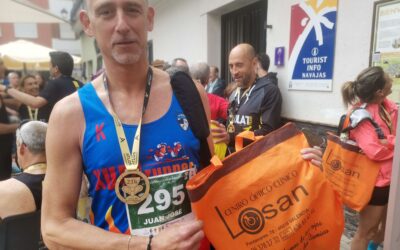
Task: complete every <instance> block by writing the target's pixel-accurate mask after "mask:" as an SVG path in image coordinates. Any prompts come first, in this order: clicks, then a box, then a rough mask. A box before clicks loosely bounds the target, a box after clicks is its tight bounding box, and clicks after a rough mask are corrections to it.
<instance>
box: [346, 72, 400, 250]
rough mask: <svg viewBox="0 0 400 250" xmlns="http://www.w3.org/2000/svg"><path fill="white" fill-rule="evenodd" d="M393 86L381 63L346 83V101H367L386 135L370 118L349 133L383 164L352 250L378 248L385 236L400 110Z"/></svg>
mask: <svg viewBox="0 0 400 250" xmlns="http://www.w3.org/2000/svg"><path fill="white" fill-rule="evenodd" d="M391 88H392V79H390V77H389V76H388V75H387V74H386V73H385V72H384V71H383V69H382V68H381V67H369V68H367V69H365V70H363V71H362V72H361V73H360V74H359V75H358V76H357V79H356V80H355V81H351V82H346V83H345V84H344V85H343V86H342V97H343V102H344V103H345V105H346V106H350V109H351V110H352V109H354V108H357V107H360V106H362V105H366V106H365V109H366V110H367V111H368V112H369V113H370V115H371V117H372V119H373V120H374V121H375V122H376V123H377V124H378V125H379V127H380V128H381V129H382V131H383V133H384V135H385V139H378V135H377V133H376V131H375V128H374V127H373V125H372V124H371V122H369V121H367V120H365V121H363V122H361V123H360V124H359V125H358V126H357V127H356V128H354V129H353V130H351V131H350V133H349V137H350V139H351V140H354V141H356V142H357V144H358V146H359V147H360V148H361V149H362V150H363V152H364V153H365V154H366V156H367V157H368V158H370V159H371V160H374V161H377V162H378V163H379V165H380V170H379V174H378V177H377V180H376V183H375V188H374V191H373V193H372V197H371V200H370V201H369V203H368V205H367V206H365V208H363V210H361V211H360V214H359V217H360V221H359V225H358V229H357V232H356V234H355V235H354V238H353V240H352V243H351V249H352V250H365V249H367V247H368V249H377V246H378V245H379V244H380V243H381V242H382V241H383V239H384V233H385V231H384V230H385V221H386V212H387V203H388V200H389V189H390V179H391V175H392V162H393V153H394V145H395V136H396V124H397V114H398V108H397V106H396V104H395V103H394V102H392V101H390V100H389V99H387V96H388V95H389V94H390V93H392V90H391ZM370 241H371V242H370ZM369 242H370V244H369V246H368V243H369Z"/></svg>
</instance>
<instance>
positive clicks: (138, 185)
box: [103, 68, 153, 205]
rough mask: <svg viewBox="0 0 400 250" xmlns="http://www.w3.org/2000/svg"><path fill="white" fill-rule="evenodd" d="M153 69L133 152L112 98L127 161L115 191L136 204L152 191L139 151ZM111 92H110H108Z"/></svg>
mask: <svg viewBox="0 0 400 250" xmlns="http://www.w3.org/2000/svg"><path fill="white" fill-rule="evenodd" d="M152 73H153V72H152V70H151V68H149V71H148V74H147V86H146V91H145V95H144V101H143V110H142V117H141V118H140V121H139V124H138V127H137V129H136V133H135V137H134V139H133V146H132V153H130V152H129V147H128V142H127V140H126V136H125V132H124V129H123V127H122V123H121V121H120V120H119V118H118V116H117V115H116V114H115V112H114V111H113V110H112V103H111V98H110V95H109V100H110V107H111V111H112V112H111V115H112V117H113V119H114V125H115V129H116V132H117V135H118V142H119V146H120V149H121V153H122V158H123V160H124V163H125V167H126V170H125V172H124V173H122V174H121V175H120V176H119V177H118V178H117V181H116V182H115V193H116V195H117V197H118V199H119V200H120V201H122V202H123V203H126V204H129V205H136V204H139V203H140V202H142V201H144V200H145V199H146V198H147V196H148V195H149V193H150V182H149V178H148V177H147V176H146V175H145V174H144V173H142V172H141V171H140V170H139V152H140V134H141V127H142V119H143V115H144V113H145V112H146V107H147V103H148V101H149V96H150V88H151V82H152V76H153V75H152ZM103 81H104V87H105V89H106V91H107V92H108V88H107V77H106V75H105V74H104V75H103ZM108 94H109V93H108Z"/></svg>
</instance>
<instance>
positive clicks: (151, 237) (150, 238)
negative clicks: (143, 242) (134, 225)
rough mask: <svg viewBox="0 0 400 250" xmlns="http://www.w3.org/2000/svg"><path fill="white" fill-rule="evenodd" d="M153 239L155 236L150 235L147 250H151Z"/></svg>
mask: <svg viewBox="0 0 400 250" xmlns="http://www.w3.org/2000/svg"><path fill="white" fill-rule="evenodd" d="M152 239H153V235H152V234H150V235H149V243H148V244H147V250H151V240H152Z"/></svg>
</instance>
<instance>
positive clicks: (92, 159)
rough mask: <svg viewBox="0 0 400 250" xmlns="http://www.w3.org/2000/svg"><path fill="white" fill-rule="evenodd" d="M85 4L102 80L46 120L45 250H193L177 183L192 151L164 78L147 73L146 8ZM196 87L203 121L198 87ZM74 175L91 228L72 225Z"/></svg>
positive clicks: (191, 162)
mask: <svg viewBox="0 0 400 250" xmlns="http://www.w3.org/2000/svg"><path fill="white" fill-rule="evenodd" d="M86 3H87V6H88V10H87V11H82V12H81V14H80V19H81V22H82V24H83V26H84V30H85V32H86V33H87V34H88V35H90V36H94V37H95V38H96V40H97V43H98V45H99V48H100V50H101V52H102V55H103V59H104V66H105V71H104V73H103V74H101V75H100V76H99V77H98V78H96V79H94V80H93V81H92V82H91V83H89V84H87V85H86V86H85V87H83V88H82V89H80V90H79V92H78V93H74V94H72V95H71V96H68V97H67V98H65V99H63V100H62V101H60V102H59V103H58V104H56V106H55V107H54V109H53V113H52V115H51V117H50V121H49V130H48V138H47V142H48V145H47V146H48V147H47V155H48V170H47V174H46V179H45V182H44V183H45V184H44V192H43V207H42V230H43V232H42V233H43V237H44V240H45V242H46V245H47V246H48V247H49V248H58V247H60V246H62V247H68V248H72V249H95V248H104V249H146V248H147V249H150V248H153V249H165V248H167V247H169V248H172V249H196V248H197V247H198V245H199V244H200V242H201V240H202V239H203V238H204V233H203V232H202V230H201V228H202V222H199V221H197V220H195V219H194V215H193V214H192V213H191V212H190V211H191V209H190V201H189V198H188V195H187V192H186V189H185V184H186V182H187V180H188V179H189V178H190V177H191V176H192V175H193V174H195V173H196V171H197V169H198V167H200V166H199V149H200V145H199V144H200V143H199V140H198V139H197V138H196V137H195V136H194V134H193V132H192V130H191V128H190V127H189V126H188V120H187V117H186V116H185V114H184V113H183V110H182V107H181V106H180V104H179V103H178V102H177V99H176V97H175V95H174V94H173V91H172V88H171V84H170V78H169V76H168V74H167V73H165V72H163V71H161V70H158V69H155V68H150V67H149V62H148V59H147V32H148V31H151V30H152V29H153V17H154V9H153V8H151V7H149V6H148V3H147V1H145V0H117V1H109V0H106V1H103V0H88V1H87V2H86ZM197 88H198V91H199V93H200V96H201V99H202V102H203V104H204V107H205V110H206V113H207V116H208V117H209V108H208V105H207V96H206V93H205V91H204V88H202V86H200V85H198V86H197ZM144 107H145V109H144ZM134 138H135V139H134ZM136 138H137V140H136ZM208 141H209V145H210V147H211V149H212V142H211V139H210V138H209V140H208ZM139 145H140V147H139V149H138V148H136V147H137V146H139ZM137 159H138V161H137ZM137 163H138V164H137ZM82 166H83V167H82ZM130 169H133V170H132V172H134V174H131V172H129V173H128V172H127V170H129V171H131V170H130ZM82 172H84V173H85V174H86V175H87V177H88V180H89V182H90V188H89V195H90V196H91V197H92V199H93V201H92V207H91V212H92V218H91V224H92V225H90V224H86V223H83V222H80V221H78V220H76V219H75V218H74V214H75V205H76V201H77V198H78V196H79V190H80V183H81V176H82ZM121 178H122V181H121ZM116 186H117V188H116ZM125 202H128V203H129V206H128V205H127V204H126V203H125ZM171 223H173V225H172V224H171ZM99 227H100V228H102V229H104V230H99ZM153 236H154V237H153Z"/></svg>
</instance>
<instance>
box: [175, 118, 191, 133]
mask: <svg viewBox="0 0 400 250" xmlns="http://www.w3.org/2000/svg"><path fill="white" fill-rule="evenodd" d="M177 120H178V123H179V126H181V128H182V129H183V130H185V131H187V130H188V128H189V122H188V120H187V119H186V116H185V115H184V114H179V115H178V116H177Z"/></svg>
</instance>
